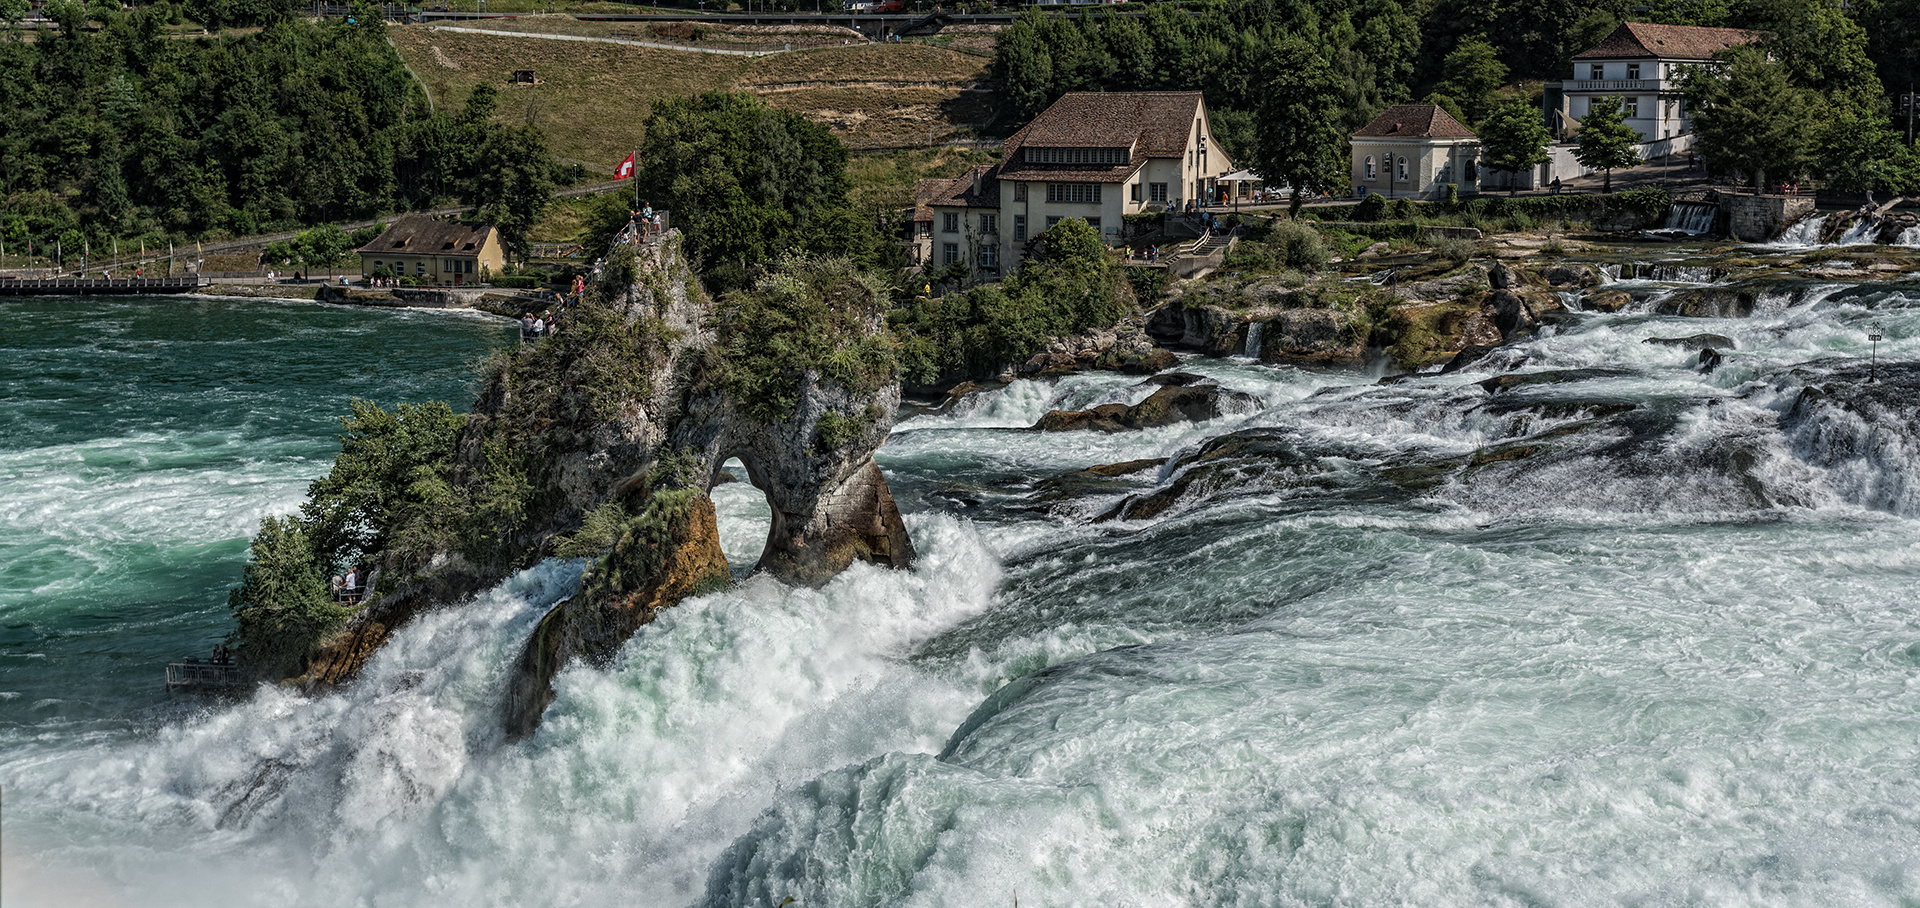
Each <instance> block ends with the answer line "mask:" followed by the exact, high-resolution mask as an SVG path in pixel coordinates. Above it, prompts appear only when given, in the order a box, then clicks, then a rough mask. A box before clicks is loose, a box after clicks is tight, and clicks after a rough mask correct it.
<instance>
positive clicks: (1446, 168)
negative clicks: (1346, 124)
mask: <svg viewBox="0 0 1920 908" xmlns="http://www.w3.org/2000/svg"><path fill="white" fill-rule="evenodd" d="M1352 142H1353V195H1354V197H1355V198H1366V197H1367V196H1368V195H1371V194H1373V193H1376V192H1377V193H1380V194H1382V195H1385V196H1387V197H1388V198H1393V199H1398V198H1409V199H1438V198H1443V197H1445V195H1446V191H1447V186H1448V184H1452V185H1454V186H1457V187H1459V191H1460V192H1461V193H1462V194H1467V193H1474V192H1479V191H1480V138H1479V137H1478V136H1476V135H1474V134H1473V130H1471V129H1468V128H1467V127H1466V125H1465V124H1463V123H1461V122H1460V121H1459V120H1456V119H1454V118H1453V115H1452V114H1449V113H1447V112H1446V110H1444V109H1442V108H1441V107H1440V106H1439V105H1437V104H1396V105H1394V106H1392V107H1389V108H1387V109H1386V110H1384V111H1381V113H1380V115H1379V116H1377V117H1374V118H1373V121H1372V122H1370V123H1368V124H1367V125H1365V126H1363V127H1361V128H1360V131H1359V132H1356V133H1354V134H1353V137H1352Z"/></svg>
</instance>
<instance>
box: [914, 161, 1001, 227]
mask: <svg viewBox="0 0 1920 908" xmlns="http://www.w3.org/2000/svg"><path fill="white" fill-rule="evenodd" d="M993 168H994V165H992V164H975V165H974V166H973V167H972V168H969V169H968V170H967V172H966V173H963V174H961V175H959V176H957V177H955V178H953V179H952V180H949V181H947V183H946V185H945V186H943V187H941V188H940V192H939V193H938V194H936V195H935V196H934V197H933V198H931V199H928V200H927V201H926V204H928V205H941V206H946V207H953V206H959V207H963V208H999V207H1000V181H999V180H997V179H995V178H994V175H993ZM976 178H977V180H976ZM928 220H932V212H928Z"/></svg>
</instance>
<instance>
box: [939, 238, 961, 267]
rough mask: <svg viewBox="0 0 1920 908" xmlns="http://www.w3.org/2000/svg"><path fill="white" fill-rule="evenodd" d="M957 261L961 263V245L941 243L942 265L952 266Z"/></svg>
mask: <svg viewBox="0 0 1920 908" xmlns="http://www.w3.org/2000/svg"><path fill="white" fill-rule="evenodd" d="M957 261H960V244H959V243H941V244H940V264H942V265H951V264H953V263H954V262H957Z"/></svg>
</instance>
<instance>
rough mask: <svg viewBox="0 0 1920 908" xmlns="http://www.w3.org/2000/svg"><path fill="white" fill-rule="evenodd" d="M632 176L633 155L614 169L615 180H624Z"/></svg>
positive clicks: (628, 156)
mask: <svg viewBox="0 0 1920 908" xmlns="http://www.w3.org/2000/svg"><path fill="white" fill-rule="evenodd" d="M630 176H633V155H627V159H626V160H624V161H621V162H620V166H618V167H615V168H614V169H613V178H614V179H616V180H624V179H626V178H628V177H630Z"/></svg>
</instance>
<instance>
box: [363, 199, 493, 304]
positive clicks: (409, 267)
mask: <svg viewBox="0 0 1920 908" xmlns="http://www.w3.org/2000/svg"><path fill="white" fill-rule="evenodd" d="M354 251H355V252H356V253H358V254H359V256H360V276H361V277H362V278H372V277H376V276H384V275H383V272H384V273H385V274H390V275H391V276H393V277H396V278H398V277H411V278H413V279H414V280H417V281H419V282H420V283H422V284H432V285H437V286H452V287H459V286H463V285H465V284H477V283H480V282H481V275H483V274H499V273H500V272H501V270H502V269H503V268H504V267H505V265H506V253H505V250H504V248H503V247H502V246H501V245H500V231H499V230H498V229H496V228H495V227H494V226H493V225H492V224H469V223H466V222H463V221H453V220H442V219H439V218H432V217H426V216H424V215H408V216H406V217H402V218H400V219H399V220H396V221H394V222H393V224H392V225H391V226H389V227H388V228H387V229H386V231H385V232H383V233H381V234H380V235H379V236H378V237H375V238H374V240H373V242H371V243H368V244H366V245H365V246H362V247H360V248H359V249H356V250H354Z"/></svg>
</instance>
